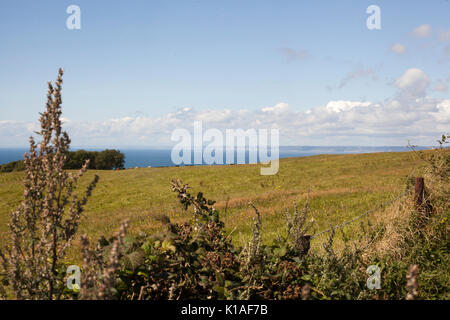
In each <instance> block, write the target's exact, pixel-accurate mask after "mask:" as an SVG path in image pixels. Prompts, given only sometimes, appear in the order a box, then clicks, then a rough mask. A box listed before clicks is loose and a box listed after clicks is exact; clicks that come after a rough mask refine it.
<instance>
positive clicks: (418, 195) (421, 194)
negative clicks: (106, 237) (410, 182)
mask: <svg viewBox="0 0 450 320" xmlns="http://www.w3.org/2000/svg"><path fill="white" fill-rule="evenodd" d="M424 200H425V180H424V179H423V178H422V177H418V178H416V181H415V185H414V202H415V207H416V210H417V211H423V210H424V209H425V206H424Z"/></svg>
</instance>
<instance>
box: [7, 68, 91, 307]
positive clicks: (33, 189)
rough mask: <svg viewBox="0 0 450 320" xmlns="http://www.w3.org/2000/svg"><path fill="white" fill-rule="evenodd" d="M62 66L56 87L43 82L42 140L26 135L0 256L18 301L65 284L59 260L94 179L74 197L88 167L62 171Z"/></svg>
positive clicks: (51, 294)
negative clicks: (17, 197) (20, 179)
mask: <svg viewBox="0 0 450 320" xmlns="http://www.w3.org/2000/svg"><path fill="white" fill-rule="evenodd" d="M62 75H63V71H62V69H60V70H59V75H58V78H57V80H56V83H55V86H53V85H52V84H51V83H49V84H48V94H47V104H46V111H45V112H44V113H42V114H41V118H40V124H41V131H40V132H39V135H40V137H41V139H42V141H41V142H40V144H39V151H38V150H37V149H38V145H37V144H36V143H35V141H34V139H33V138H30V151H29V153H28V154H26V156H25V160H24V164H25V169H26V170H25V180H24V186H25V190H24V200H23V201H22V203H21V204H20V206H19V207H18V208H17V210H15V211H14V212H12V213H11V222H10V224H9V228H10V231H11V243H10V247H9V248H7V249H6V250H5V251H6V253H2V252H1V251H0V256H1V258H2V262H3V272H2V273H3V274H4V280H5V281H4V283H5V284H6V285H8V286H9V288H10V289H11V290H12V292H13V294H14V296H15V298H17V299H50V300H52V299H60V298H61V297H62V295H63V291H64V288H65V283H64V281H63V280H64V277H65V266H64V264H63V259H64V256H65V253H66V251H67V249H68V248H69V247H70V246H71V243H72V240H73V239H74V236H75V233H76V232H77V230H78V225H79V223H80V216H81V213H82V212H83V207H84V205H85V204H86V202H87V199H88V198H89V196H90V195H91V192H92V190H93V189H94V187H95V185H96V183H97V181H98V177H97V176H95V178H94V179H93V181H92V182H91V183H90V185H89V186H88V187H87V189H86V191H85V194H84V196H82V197H81V198H78V197H77V195H76V194H75V193H74V188H75V185H76V184H77V182H78V180H79V178H80V177H81V176H82V175H83V173H84V172H85V171H86V169H87V167H88V162H86V163H85V164H84V166H83V167H82V169H80V171H79V172H78V173H77V174H75V175H73V174H72V173H69V172H66V171H65V170H64V169H63V166H64V163H65V160H66V153H67V151H68V149H69V145H70V139H69V136H68V135H67V133H66V132H62V128H61V120H60V117H61V86H62Z"/></svg>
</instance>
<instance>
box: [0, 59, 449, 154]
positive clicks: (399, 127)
mask: <svg viewBox="0 0 450 320" xmlns="http://www.w3.org/2000/svg"><path fill="white" fill-rule="evenodd" d="M393 86H394V87H396V88H397V91H396V93H395V95H394V96H393V97H391V98H389V99H386V100H384V101H381V102H372V101H347V100H333V101H329V102H328V103H326V104H325V105H321V106H315V107H312V108H310V109H308V110H306V111H304V110H296V108H294V107H293V106H291V105H289V104H288V103H285V102H280V103H277V104H276V105H273V106H265V107H262V108H260V109H258V110H248V109H241V110H232V109H222V110H196V109H193V108H183V109H180V110H178V111H176V112H171V113H168V114H166V115H164V116H161V117H146V116H137V117H124V118H117V119H108V120H104V121H74V120H71V119H64V128H65V130H67V132H68V133H69V135H70V136H71V138H72V142H73V143H72V145H73V146H91V147H121V148H126V147H130V148H131V147H138V146H170V145H173V144H175V143H176V142H173V141H171V140H170V137H171V134H172V132H173V130H175V129H177V128H185V129H187V130H189V131H192V129H193V124H194V121H202V122H203V128H204V130H206V129H208V128H217V129H219V130H223V132H224V131H225V130H226V129H238V128H241V129H244V130H246V129H270V128H274V127H275V128H279V130H280V144H281V145H366V146H370V145H374V146H375V145H401V146H404V145H406V144H407V143H408V141H411V143H414V144H421V145H434V142H435V140H436V139H437V138H438V137H439V136H440V135H441V134H443V133H448V132H449V131H450V99H436V98H432V97H429V96H428V95H427V90H428V89H430V88H429V87H430V80H429V78H428V76H427V75H426V73H425V72H424V71H422V70H420V69H417V68H411V69H408V70H406V71H405V72H404V73H403V74H402V75H401V76H400V77H399V78H398V79H397V80H396V81H395V82H394V83H393ZM35 130H38V123H28V122H21V121H11V120H2V121H0V137H1V145H0V146H1V147H13V146H24V145H26V142H27V138H28V136H29V135H31V134H32V132H33V131H35Z"/></svg>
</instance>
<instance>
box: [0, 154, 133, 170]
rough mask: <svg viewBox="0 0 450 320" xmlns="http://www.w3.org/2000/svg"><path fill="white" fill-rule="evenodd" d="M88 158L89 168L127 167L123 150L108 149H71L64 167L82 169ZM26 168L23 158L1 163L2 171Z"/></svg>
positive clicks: (113, 168)
mask: <svg viewBox="0 0 450 320" xmlns="http://www.w3.org/2000/svg"><path fill="white" fill-rule="evenodd" d="M86 160H89V166H88V169H96V170H115V169H124V167H125V155H124V154H123V153H122V152H120V151H119V150H114V149H106V150H103V151H86V150H77V151H69V152H68V153H67V159H66V163H65V165H64V169H81V167H82V166H83V165H84V163H85V162H86ZM24 169H25V165H24V162H23V160H18V161H12V162H10V163H6V164H3V165H0V172H13V171H23V170H24Z"/></svg>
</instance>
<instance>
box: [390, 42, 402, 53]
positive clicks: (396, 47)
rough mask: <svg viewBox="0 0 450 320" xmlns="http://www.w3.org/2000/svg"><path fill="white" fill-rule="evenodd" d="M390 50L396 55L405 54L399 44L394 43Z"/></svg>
mask: <svg viewBox="0 0 450 320" xmlns="http://www.w3.org/2000/svg"><path fill="white" fill-rule="evenodd" d="M390 50H391V51H392V52H394V53H397V54H403V53H405V52H406V47H405V46H404V45H402V44H400V43H396V44H394V45H392V46H391V48H390Z"/></svg>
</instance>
